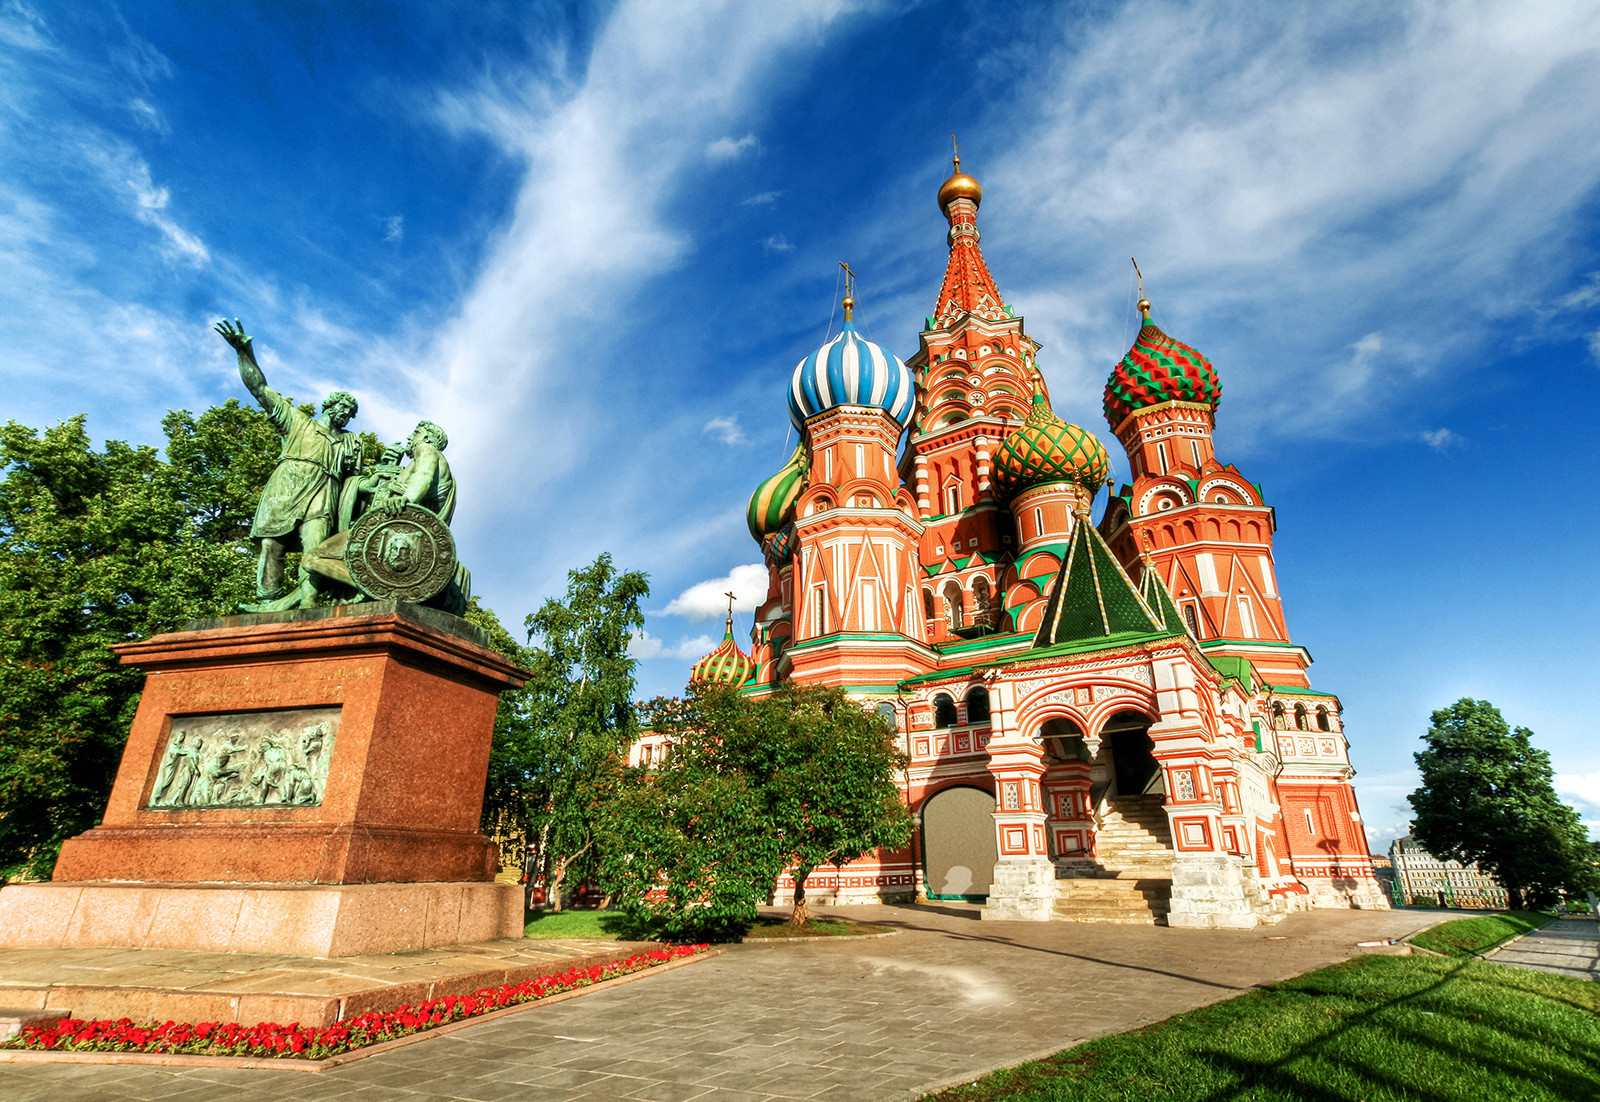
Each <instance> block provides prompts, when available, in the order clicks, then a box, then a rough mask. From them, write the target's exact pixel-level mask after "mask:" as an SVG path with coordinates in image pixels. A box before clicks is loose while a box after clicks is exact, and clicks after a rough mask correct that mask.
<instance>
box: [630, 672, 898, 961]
mask: <svg viewBox="0 0 1600 1102" xmlns="http://www.w3.org/2000/svg"><path fill="white" fill-rule="evenodd" d="M650 712H651V719H652V726H653V727H654V729H655V730H656V731H658V732H660V733H663V734H666V735H667V736H668V738H669V739H670V740H671V743H672V749H671V752H670V753H669V754H668V757H667V761H666V764H665V765H664V767H663V768H662V769H660V770H659V771H657V772H655V773H653V774H652V775H651V779H652V782H653V783H652V784H651V785H649V786H646V787H647V792H646V793H644V794H641V795H638V796H635V797H632V803H631V804H628V805H624V806H623V807H622V808H621V809H620V813H619V816H618V827H617V829H618V831H619V833H620V834H622V835H624V837H620V838H619V839H618V841H617V842H616V843H615V844H613V846H612V853H613V859H614V860H613V865H612V869H613V872H614V873H615V874H616V876H617V878H618V879H619V880H620V881H621V882H622V883H623V887H622V890H621V892H620V894H622V896H623V898H624V900H625V902H626V903H628V904H629V905H631V906H632V907H634V908H637V909H640V910H642V911H645V912H648V914H649V916H650V917H652V918H654V919H656V920H657V921H666V920H667V919H668V917H669V916H672V920H673V921H679V922H684V921H693V920H696V917H697V916H696V915H695V913H694V911H695V910H698V911H700V912H702V914H701V915H699V916H698V918H699V920H701V921H713V920H714V924H715V925H716V926H717V927H719V928H721V929H724V930H725V929H730V928H732V927H734V926H736V925H737V924H738V923H739V922H745V923H746V924H748V923H749V922H753V921H754V920H755V917H756V910H755V908H756V905H757V904H758V903H759V902H760V901H762V900H764V899H766V898H768V897H769V896H770V895H771V894H772V891H773V887H774V885H775V883H776V881H777V877H778V875H779V874H780V873H781V872H782V871H783V870H784V869H785V868H788V869H790V870H791V871H792V874H793V876H794V881H795V891H794V907H793V912H792V914H791V917H790V921H791V922H794V923H797V924H798V923H804V922H806V921H808V920H809V910H808V907H807V904H806V894H805V885H806V879H807V878H808V877H809V876H810V875H811V873H812V872H813V871H814V870H815V869H817V868H819V867H821V866H823V865H834V866H840V865H845V864H848V863H849V862H851V861H854V860H856V859H857V858H859V857H862V856H864V855H866V854H867V853H869V852H871V851H872V850H874V849H878V848H890V849H893V848H898V847H900V846H903V845H905V843H906V841H907V839H909V838H910V836H911V815H910V813H909V812H908V811H907V810H906V807H905V805H904V803H902V801H901V797H900V790H899V787H898V785H897V784H896V783H895V777H894V773H895V770H896V769H899V768H902V767H903V766H904V764H905V762H904V757H903V756H902V755H901V754H900V752H899V750H898V748H897V746H896V740H895V737H894V732H893V730H892V729H891V728H890V727H889V725H888V723H887V722H886V721H885V720H884V719H882V718H881V717H880V716H878V715H876V714H874V713H872V712H869V711H867V710H866V709H865V708H863V707H861V706H860V705H859V704H856V703H855V702H854V701H852V700H850V699H849V697H847V696H846V695H845V693H844V690H842V689H837V688H822V687H803V686H797V685H793V684H786V685H784V686H783V687H782V688H780V689H779V691H778V692H776V693H774V694H772V695H770V696H767V697H760V698H751V697H747V696H744V695H742V694H740V693H739V692H737V691H736V690H733V689H730V688H727V687H725V686H717V685H706V684H702V685H698V686H695V687H694V688H693V689H692V690H691V694H690V697H689V698H688V699H687V700H685V701H658V702H656V703H655V704H654V705H653V706H652V707H651V709H650ZM713 797H715V799H717V800H719V801H727V803H726V804H725V805H723V804H713V803H711V802H710V800H711V799H712V798H713ZM639 818H642V819H644V820H645V821H644V822H642V823H641V822H638V821H636V819H639ZM653 819H659V820H662V821H665V822H667V823H669V824H673V826H672V827H671V828H670V829H668V828H657V827H656V826H654V824H653V822H652V820H653ZM725 831H736V833H733V834H726V833H724V832H725ZM650 847H661V848H650ZM730 852H737V855H738V857H739V858H740V861H739V863H738V864H737V865H736V866H731V867H730V866H728V865H725V864H722V863H721V861H722V857H723V855H724V854H727V853H730ZM622 855H626V856H627V857H628V858H630V859H631V860H633V861H634V862H637V863H638V864H639V865H640V868H641V869H642V871H640V870H639V869H621V868H617V867H616V861H617V860H619V859H621V856H622ZM651 876H658V877H660V878H661V880H660V881H659V882H658V881H652V880H651V879H650V877H651ZM674 876H687V877H689V884H690V886H689V887H687V888H685V887H684V886H683V885H680V884H679V883H677V882H675V881H674ZM746 877H748V878H750V879H749V881H748V882H747V883H745V882H740V883H736V882H735V881H743V880H744V878H746ZM660 883H665V888H664V891H663V890H660V889H659V884H660ZM652 884H657V885H658V887H657V889H652V887H651V886H652ZM652 891H654V894H653V895H652V894H650V893H651V892H652ZM684 908H690V911H689V913H688V915H687V916H686V917H685V916H684V914H683V909H684Z"/></svg>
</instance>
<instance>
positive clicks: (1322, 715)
mask: <svg viewBox="0 0 1600 1102" xmlns="http://www.w3.org/2000/svg"><path fill="white" fill-rule="evenodd" d="M1317 730H1319V731H1331V730H1333V727H1332V725H1331V724H1329V723H1328V709H1327V708H1325V707H1323V706H1322V705H1321V704H1318V705H1317Z"/></svg>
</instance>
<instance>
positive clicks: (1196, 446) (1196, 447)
mask: <svg viewBox="0 0 1600 1102" xmlns="http://www.w3.org/2000/svg"><path fill="white" fill-rule="evenodd" d="M1189 450H1190V451H1191V452H1193V453H1194V469H1195V470H1197V471H1198V470H1199V469H1200V468H1201V466H1202V465H1203V464H1201V462H1200V442H1199V441H1198V440H1191V441H1189Z"/></svg>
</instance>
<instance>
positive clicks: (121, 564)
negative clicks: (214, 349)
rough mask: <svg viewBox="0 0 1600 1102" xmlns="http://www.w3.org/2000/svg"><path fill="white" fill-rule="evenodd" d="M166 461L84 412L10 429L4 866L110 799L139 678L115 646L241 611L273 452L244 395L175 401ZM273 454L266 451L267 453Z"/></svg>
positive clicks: (1, 684)
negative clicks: (252, 534)
mask: <svg viewBox="0 0 1600 1102" xmlns="http://www.w3.org/2000/svg"><path fill="white" fill-rule="evenodd" d="M162 427H163V428H164V429H165V430H166V435H167V458H166V459H163V458H162V457H161V456H160V455H159V454H158V453H157V452H156V450H155V449H154V448H150V447H142V446H132V445H129V444H125V443H123V442H121V441H117V440H112V441H107V442H106V444H105V445H104V447H103V449H101V450H99V451H96V450H95V449H94V448H93V447H92V446H91V444H90V441H89V436H88V433H87V432H86V431H85V429H84V418H83V417H81V416H80V417H74V418H72V419H70V420H67V421H64V422H62V423H61V424H59V425H56V426H54V427H52V428H49V429H46V430H45V431H44V432H43V433H42V434H41V433H38V432H35V431H34V430H33V429H30V428H28V427H27V426H25V425H19V424H17V423H16V422H9V423H7V424H6V425H5V427H4V428H3V429H0V472H3V477H0V870H4V871H5V872H6V873H7V874H14V873H16V872H18V871H20V870H22V869H24V868H26V869H27V871H29V872H30V873H32V874H35V875H41V874H43V873H46V872H48V870H49V868H50V866H51V865H52V864H53V863H54V860H55V854H56V852H57V851H58V850H59V848H60V844H61V842H62V841H63V840H64V839H65V838H68V837H70V836H71V835H73V834H76V833H79V832H81V831H83V830H86V829H88V828H89V827H91V826H93V825H94V824H95V823H96V822H97V821H98V820H99V816H100V814H101V812H102V811H103V810H104V808H105V801H106V798H107V796H109V794H110V790H111V782H112V780H113V779H114V778H115V775H116V770H117V765H118V763H119V761H120V758H121V752H122V745H123V742H124V740H125V739H126V737H127V730H128V726H129V724H130V723H131V721H132V719H133V712H134V709H135V707H136V706H137V703H138V695H139V689H140V686H141V683H142V677H141V675H140V674H139V673H137V672H136V671H130V670H126V669H123V668H121V667H119V666H118V665H117V662H116V657H115V655H113V654H112V653H111V651H110V649H109V648H110V647H111V646H112V645H113V644H115V643H122V642H127V641H128V640H131V639H138V638H143V637H146V636H149V635H152V634H155V633H158V632H161V631H168V630H171V629H173V628H174V627H176V626H178V625H179V624H181V623H183V622H184V621H185V620H191V619H197V618H201V617H206V616H215V615H221V614H224V613H226V612H229V611H231V610H232V609H233V608H234V607H235V606H236V605H237V603H238V602H239V601H240V600H244V599H247V598H248V597H249V595H250V593H251V592H252V590H253V572H254V567H253V558H254V556H253V554H252V552H251V549H250V546H249V544H248V542H247V541H246V539H245V536H246V535H247V534H248V532H249V527H250V516H251V514H252V512H253V511H254V500H253V495H254V493H256V492H258V491H259V489H260V486H261V483H262V482H264V480H265V471H266V470H267V469H269V468H270V458H271V457H272V456H273V455H275V454H276V450H277V434H276V433H275V432H274V431H273V429H272V426H271V425H270V424H269V423H268V422H267V420H266V418H265V417H264V416H263V415H262V414H260V413H258V412H256V411H254V410H251V409H249V408H246V407H241V406H240V405H239V404H238V403H236V402H229V403H227V404H226V405H224V406H221V407H217V408H215V409H211V410H207V411H206V412H205V413H203V414H201V415H200V417H198V418H196V417H194V416H193V415H191V414H190V413H189V412H188V411H185V410H179V411H175V412H173V413H171V414H169V415H168V416H167V417H166V419H165V420H164V421H163V423H162ZM258 455H265V456H266V457H267V460H268V461H267V462H265V463H263V462H261V461H259V460H258Z"/></svg>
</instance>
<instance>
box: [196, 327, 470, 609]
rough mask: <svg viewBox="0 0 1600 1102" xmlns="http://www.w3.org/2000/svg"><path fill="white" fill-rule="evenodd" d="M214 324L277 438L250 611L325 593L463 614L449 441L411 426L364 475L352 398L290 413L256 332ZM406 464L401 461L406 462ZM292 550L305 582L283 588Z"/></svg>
mask: <svg viewBox="0 0 1600 1102" xmlns="http://www.w3.org/2000/svg"><path fill="white" fill-rule="evenodd" d="M216 329H217V332H218V333H220V334H222V338H223V339H224V340H226V341H227V342H228V343H229V344H230V345H232V346H233V348H234V350H235V351H236V352H237V353H238V356H239V376H240V378H242V379H243V380H244V384H245V386H246V387H248V388H249V390H250V393H251V394H253V395H255V397H256V400H257V401H259V402H260V403H261V406H262V408H263V409H265V410H266V411H267V416H268V417H270V418H271V419H272V423H273V424H274V425H275V426H277V428H278V431H279V432H280V433H282V434H283V450H282V451H281V452H280V453H279V456H278V465H277V467H276V468H275V469H274V470H273V472H272V475H271V477H270V478H269V479H268V480H267V485H266V488H265V489H264V490H263V491H262V494H261V502H260V505H259V506H258V507H257V509H256V517H255V523H254V525H253V526H252V527H251V529H250V535H251V536H252V537H254V538H255V539H257V540H258V541H260V545H261V558H260V561H259V564H258V566H257V573H256V593H257V598H258V599H257V600H256V601H255V602H254V603H253V604H247V605H244V606H242V607H243V608H244V610H245V611H246V612H277V611H283V610H287V609H293V608H309V607H311V606H313V605H315V604H317V603H318V601H319V599H322V600H334V601H343V600H363V599H369V600H370V599H376V600H401V601H415V602H417V603H419V604H429V605H433V606H435V607H438V608H442V609H444V610H445V611H447V612H454V613H457V614H460V613H461V612H464V611H465V610H466V606H467V598H468V595H469V594H470V592H471V586H472V579H471V575H470V574H469V573H468V572H467V570H466V568H465V567H464V566H462V565H461V563H460V561H459V560H457V559H456V555H455V541H454V539H453V538H452V537H451V535H450V527H449V525H450V518H451V517H452V516H454V515H455V510H456V481H455V476H454V475H452V474H451V472H450V464H449V463H448V462H447V461H446V460H445V457H444V450H445V448H446V447H447V446H448V444H449V438H448V437H447V436H446V435H445V431H444V429H442V428H440V427H439V426H438V425H436V424H434V423H433V422H432V421H421V422H418V424H417V427H416V428H415V429H414V430H412V433H411V437H410V439H409V440H408V441H407V442H406V443H405V444H404V445H400V444H396V445H392V446H390V447H389V448H387V449H385V451H384V453H383V458H382V459H381V460H380V461H379V462H378V464H377V465H376V466H375V467H373V468H371V469H369V470H367V471H365V472H362V471H361V470H360V459H361V449H360V445H359V442H358V440H357V438H356V436H355V434H354V433H350V432H346V431H344V426H345V425H346V424H348V423H349V421H350V418H352V417H354V416H355V412H356V400H355V398H353V397H352V396H351V395H350V394H348V393H347V392H345V391H343V390H336V391H334V392H333V393H332V394H330V395H328V397H327V399H326V400H325V401H324V402H323V404H322V416H321V417H312V416H310V415H309V414H307V413H305V412H304V411H303V410H300V409H297V408H296V407H295V406H294V404H293V403H292V402H289V401H287V400H285V399H284V398H283V396H282V395H280V394H279V393H278V392H277V391H275V390H273V389H272V388H271V387H269V386H268V385H267V380H266V376H265V375H263V374H262V371H261V367H260V365H258V364H257V363H256V357H255V352H254V350H253V349H252V347H251V338H250V337H248V336H246V335H245V332H244V327H243V326H241V325H240V324H239V319H237V318H235V319H234V320H233V322H232V323H231V324H230V323H229V322H228V321H226V320H223V321H221V322H219V323H218V324H217V327H216ZM406 457H409V458H410V460H411V461H410V463H407V464H404V465H402V462H401V461H402V460H403V459H405V458H406ZM292 550H299V551H300V552H301V553H302V554H301V559H300V578H299V580H298V582H297V583H296V584H295V585H294V586H293V587H292V588H286V587H285V585H284V578H283V573H284V555H285V553H286V552H288V551H292Z"/></svg>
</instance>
